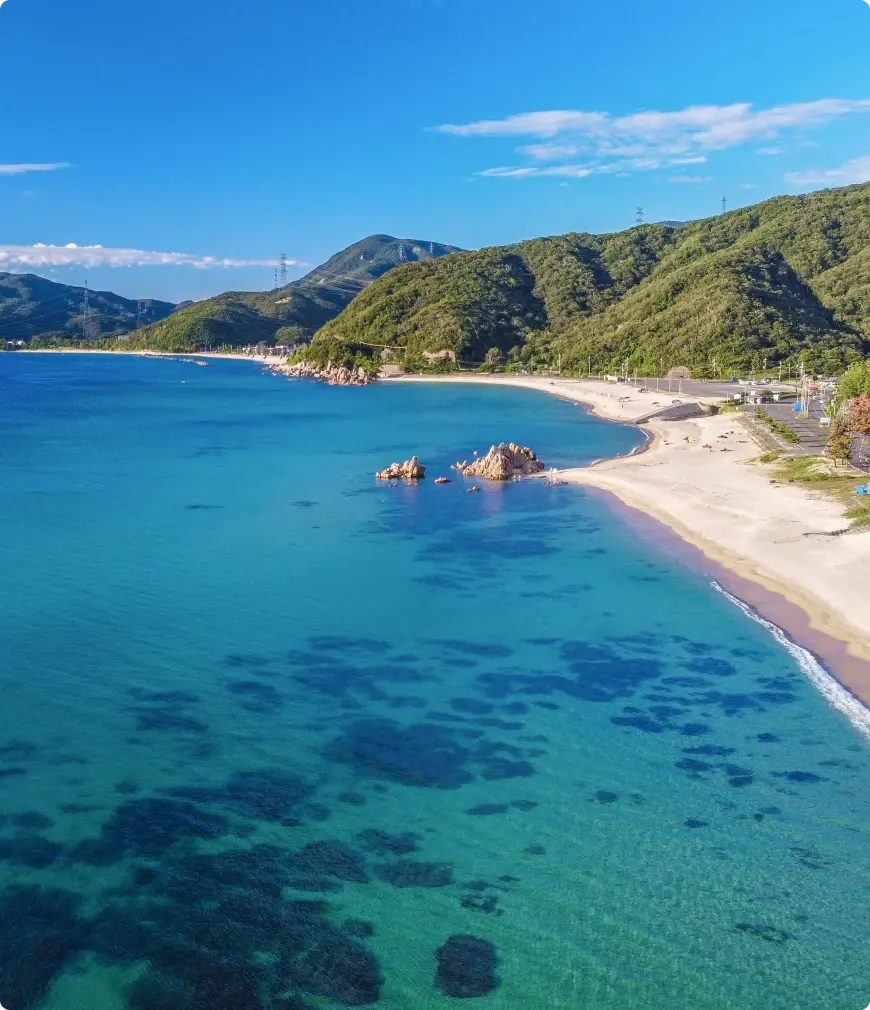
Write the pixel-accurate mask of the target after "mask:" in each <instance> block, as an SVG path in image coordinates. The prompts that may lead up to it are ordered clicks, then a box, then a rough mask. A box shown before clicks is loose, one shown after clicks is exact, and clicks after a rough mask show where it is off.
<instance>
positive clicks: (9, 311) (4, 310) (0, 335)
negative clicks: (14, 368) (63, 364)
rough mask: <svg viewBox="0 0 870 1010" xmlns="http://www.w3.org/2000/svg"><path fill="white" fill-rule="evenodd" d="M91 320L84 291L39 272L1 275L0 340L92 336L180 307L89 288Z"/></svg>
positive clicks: (152, 319)
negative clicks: (45, 276) (49, 334)
mask: <svg viewBox="0 0 870 1010" xmlns="http://www.w3.org/2000/svg"><path fill="white" fill-rule="evenodd" d="M87 294H88V304H89V307H90V311H89V313H88V319H87V320H85V317H84V311H83V309H84V302H85V289H84V288H77V287H71V286H70V285H68V284H57V283H55V282H54V281H48V280H45V278H43V277H37V276H35V275H34V274H7V273H0V344H2V342H3V341H7V340H10V341H14V340H30V339H31V338H32V337H34V336H37V335H40V334H45V333H53V334H55V335H56V336H57V337H58V338H59V339H67V338H78V339H82V337H83V335H84V334H85V332H86V331H87V338H88V339H90V340H96V339H99V337H100V336H105V335H107V334H112V333H119V332H123V331H124V330H130V329H133V328H134V327H135V326H136V323H137V319H140V320H141V322H143V323H153V322H156V321H157V320H158V319H163V318H164V317H166V316H168V315H169V313H170V312H172V310H173V309H174V308H175V306H174V305H173V304H172V303H171V302H158V301H155V300H154V299H151V298H148V299H145V300H142V301H140V302H136V301H131V300H130V299H129V298H121V296H120V295H115V294H112V292H111V291H89V292H88V293H87Z"/></svg>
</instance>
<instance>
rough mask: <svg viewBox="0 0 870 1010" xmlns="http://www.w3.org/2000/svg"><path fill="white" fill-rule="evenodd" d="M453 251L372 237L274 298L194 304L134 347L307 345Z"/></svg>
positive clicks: (137, 336) (261, 295)
mask: <svg viewBox="0 0 870 1010" xmlns="http://www.w3.org/2000/svg"><path fill="white" fill-rule="evenodd" d="M454 251H455V249H454V247H453V246H445V245H441V244H439V243H437V242H418V241H416V240H414V239H396V238H392V237H391V236H389V235H372V236H369V238H366V239H363V240H362V241H361V242H357V243H355V244H354V245H352V246H349V247H348V248H347V249H344V250H342V251H341V252H340V253H337V254H336V255H335V256H333V257H332V258H331V259H329V260H327V262H326V263H324V264H322V265H321V266H319V267H316V268H315V269H314V270H312V271H311V273H309V274H306V276H305V277H302V278H300V279H299V280H297V281H293V282H292V283H291V284H288V285H287V286H285V287H281V288H276V289H275V290H273V291H247V292H245V291H231V292H228V293H226V294H223V295H218V296H217V297H216V298H208V299H206V300H205V301H201V302H194V303H192V304H190V305H187V306H185V307H184V308H181V309H179V311H178V312H176V313H174V315H172V316H171V318H169V319H166V320H164V321H163V322H160V323H158V324H157V325H155V326H150V327H148V328H147V329H143V330H140V331H139V332H137V333H133V334H131V335H130V341H131V344H133V343H135V346H137V347H138V346H142V347H152V348H155V349H159V350H164V351H191V350H196V349H197V348H203V347H221V346H230V347H238V346H246V345H250V344H258V343H266V344H287V345H291V346H292V345H294V344H299V343H303V342H306V341H308V340H310V339H311V337H312V336H313V334H314V333H315V332H316V331H317V330H318V329H320V328H321V327H322V326H323V325H324V324H325V323H327V322H328V321H329V320H330V319H334V318H335V316H337V315H338V314H339V312H341V310H342V309H343V308H344V307H345V306H346V305H347V304H348V302H350V301H351V299H353V298H354V297H355V296H356V295H357V294H359V292H360V291H362V290H363V289H364V288H365V287H367V286H368V285H369V284H371V283H372V281H374V280H375V279H376V278H378V277H381V276H382V275H383V274H385V273H386V272H387V271H388V270H391V269H392V268H393V267H395V266H397V265H398V264H401V263H408V262H413V261H416V260H424V259H429V258H431V257H437V256H444V255H446V254H447V253H450V252H454Z"/></svg>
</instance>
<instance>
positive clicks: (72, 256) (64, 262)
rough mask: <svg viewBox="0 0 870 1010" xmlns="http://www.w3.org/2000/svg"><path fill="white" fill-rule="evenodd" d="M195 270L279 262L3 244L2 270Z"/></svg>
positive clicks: (0, 248)
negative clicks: (134, 268)
mask: <svg viewBox="0 0 870 1010" xmlns="http://www.w3.org/2000/svg"><path fill="white" fill-rule="evenodd" d="M166 266H182V267H193V268H195V269H197V270H209V269H212V268H225V269H232V268H246V267H276V266H279V260H278V259H232V258H222V257H218V256H198V255H195V254H193V253H183V252H156V251H149V250H145V249H117V248H110V247H106V246H101V245H86V246H80V245H76V243H75V242H70V243H68V244H67V245H61V246H59V245H45V244H44V243H42V242H37V243H36V244H34V245H2V244H0V270H16V269H18V270H20V268H22V267H23V268H27V269H34V268H40V267H166ZM287 266H289V267H299V266H305V264H304V263H302V262H301V261H299V260H287Z"/></svg>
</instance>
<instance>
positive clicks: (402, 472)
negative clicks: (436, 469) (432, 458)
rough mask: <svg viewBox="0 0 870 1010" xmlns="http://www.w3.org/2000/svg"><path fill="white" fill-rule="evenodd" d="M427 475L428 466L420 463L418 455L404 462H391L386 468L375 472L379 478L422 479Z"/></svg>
mask: <svg viewBox="0 0 870 1010" xmlns="http://www.w3.org/2000/svg"><path fill="white" fill-rule="evenodd" d="M425 476H426V467H425V466H421V465H420V461H419V459H417V457H416V456H412V457H411V458H410V459H409V460H406V461H405V462H404V463H391V464H390V465H389V466H388V467H387V468H386V470H379V471H378V473H376V474H375V477H377V479H378V480H422V479H423V478H424V477H425Z"/></svg>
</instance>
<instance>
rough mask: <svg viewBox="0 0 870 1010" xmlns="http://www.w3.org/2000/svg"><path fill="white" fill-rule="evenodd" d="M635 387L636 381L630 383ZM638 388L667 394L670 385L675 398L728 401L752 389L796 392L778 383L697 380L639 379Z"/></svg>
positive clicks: (791, 387)
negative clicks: (759, 383) (746, 384)
mask: <svg viewBox="0 0 870 1010" xmlns="http://www.w3.org/2000/svg"><path fill="white" fill-rule="evenodd" d="M630 385H632V386H633V385H634V381H632V382H631V383H630ZM637 385H638V386H643V387H644V388H645V389H657V390H658V391H659V392H664V393H667V392H668V391H669V390H668V387H669V385H670V393H671V394H672V396H673V397H674V398H678V397H679V396H680V395H681V394H682V395H684V396H712V397H717V398H720V399H723V400H725V399H728V400H730V399H731V397H732V396H733V395H734V394H735V393H741V392H742V393H746V392H748V390H750V389H764V390H766V391H767V392H772V393H777V392H789V393H793V392H794V386H793V385H791V386H788V385H786V384H785V383H783V384H782V385H780V384H779V383H778V382H772V383H771V384H770V385H769V386H741V385H739V384H738V383H736V382H701V381H698V380H696V379H671V380H670V382H669V380H668V379H638V380H637Z"/></svg>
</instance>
